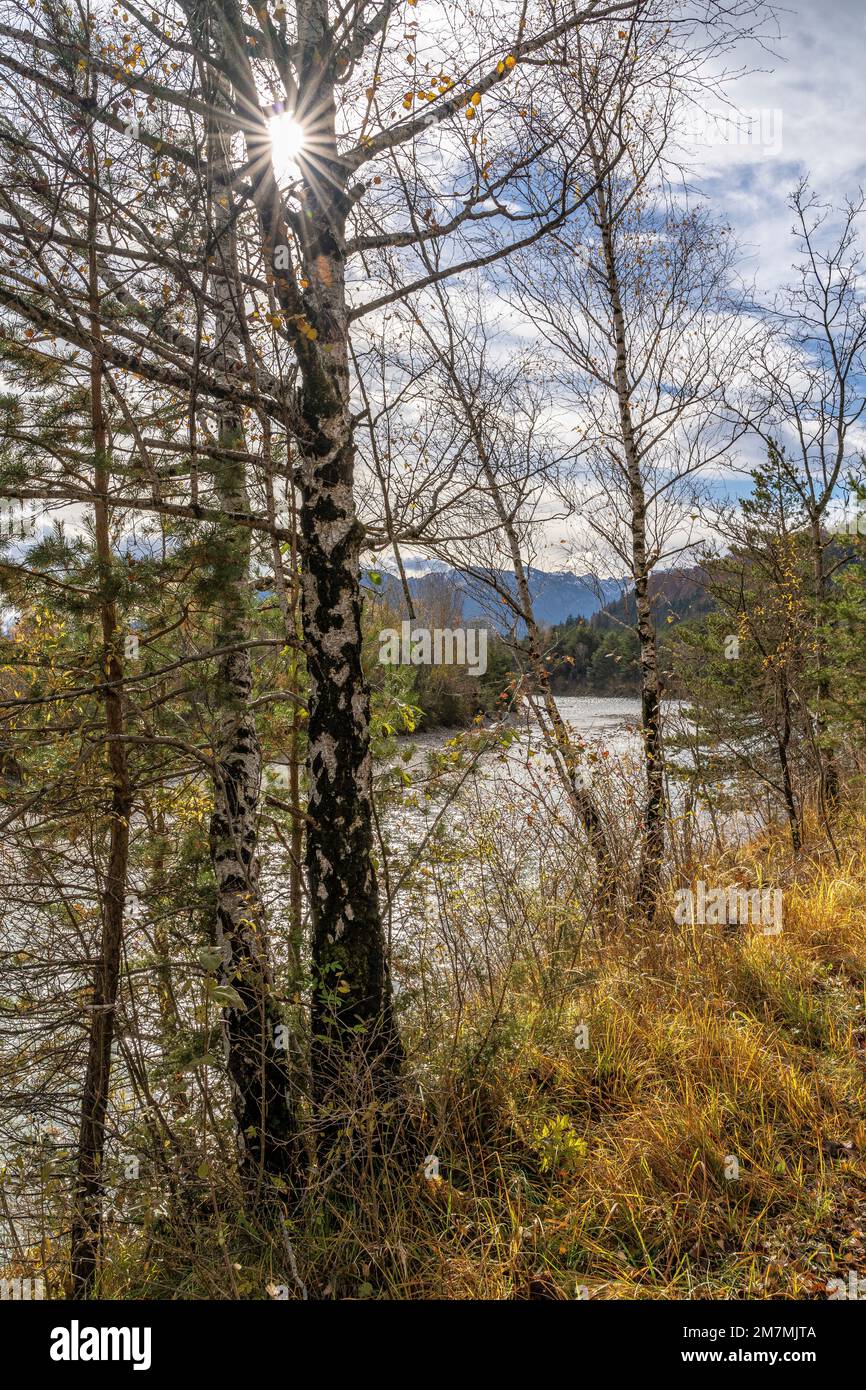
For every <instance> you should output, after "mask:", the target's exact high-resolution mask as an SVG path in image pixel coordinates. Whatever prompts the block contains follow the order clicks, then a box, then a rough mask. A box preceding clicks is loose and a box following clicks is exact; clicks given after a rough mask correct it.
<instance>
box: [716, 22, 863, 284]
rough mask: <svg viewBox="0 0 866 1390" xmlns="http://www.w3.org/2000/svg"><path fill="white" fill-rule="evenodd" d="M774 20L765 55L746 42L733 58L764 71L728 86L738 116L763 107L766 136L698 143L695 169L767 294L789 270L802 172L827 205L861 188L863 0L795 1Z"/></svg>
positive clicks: (746, 266)
mask: <svg viewBox="0 0 866 1390" xmlns="http://www.w3.org/2000/svg"><path fill="white" fill-rule="evenodd" d="M778 24H779V30H780V36H779V38H778V39H777V40H775V41H774V43H773V50H774V51H773V52H772V53H765V54H763V55H762V54H761V53H760V52H759V51H757V50H756V49H755V47H754V45H749V46H748V48H746V47H745V46H744V48H743V49H742V50H741V51H740V53H739V55H738V57H739V58H740V59H741V60H742V62H743V64H748V65H749V66H751V67H753V68H757V67H759V66H760V69H761V70H760V71H752V72H750V73H749V74H747V75H745V76H743V77H741V78H739V79H737V80H736V81H734V82H733V83H732V85H731V86H730V88H729V92H730V95H731V98H732V99H733V100H734V101H735V102H736V104H737V106H738V108H739V109H740V111H741V112H743V113H757V112H761V113H762V117H761V122H760V131H761V134H762V136H763V137H764V138H763V140H759V141H758V143H757V144H755V145H748V144H746V143H740V142H738V141H737V140H736V139H735V138H734V139H731V140H730V141H729V142H728V143H721V142H719V143H715V144H710V145H704V146H703V147H700V146H695V155H696V162H695V165H694V166H693V170H694V178H695V183H696V186H697V187H698V189H699V191H700V192H701V193H702V194H704V195H705V196H706V199H707V201H708V202H709V203H710V204H711V205H712V206H713V208H714V209H715V210H716V212H717V213H718V215H719V216H721V217H724V218H725V219H727V220H728V221H730V223H731V225H732V226H733V228H734V230H735V232H736V234H737V239H738V241H739V242H740V245H741V247H742V250H743V261H742V270H743V272H744V274H745V275H746V277H747V278H751V277H752V276H754V277H755V278H756V280H757V284H758V286H759V287H760V288H761V289H763V290H765V291H766V292H772V291H773V290H774V289H775V288H777V287H778V286H779V285H780V284H782V283H783V282H784V281H785V280H786V279H787V278H788V275H789V273H790V267H791V263H792V260H793V254H792V246H793V243H792V240H791V225H792V219H791V214H790V212H789V211H788V209H787V206H786V199H787V195H788V193H789V192H790V190H791V189H792V188H793V186H794V185H795V184H796V183H797V182H798V180H799V179H800V178H801V177H803V176H804V175H808V177H809V179H810V181H811V183H812V185H813V187H814V188H815V190H816V192H817V193H818V194H819V195H820V197H821V198H822V200H827V201H835V200H838V199H840V198H842V197H844V196H845V195H846V194H847V195H851V196H853V195H855V194H856V193H857V191H858V189H859V188H860V187H866V138H864V133H866V83H864V80H863V74H864V71H866V0H811V3H809V4H806V3H805V0H800V3H799V4H798V6H797V8H793V7H791V8H788V9H785V10H780V11H779V13H778ZM732 125H733V123H732ZM731 133H733V132H731ZM719 134H720V135H721V134H724V132H723V131H720V132H719Z"/></svg>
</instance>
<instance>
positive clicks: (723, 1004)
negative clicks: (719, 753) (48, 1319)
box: [104, 811, 866, 1299]
mask: <svg viewBox="0 0 866 1390" xmlns="http://www.w3.org/2000/svg"><path fill="white" fill-rule="evenodd" d="M814 842H815V844H816V845H817V846H818V848H816V849H815V850H814V851H813V852H811V853H807V854H804V855H803V856H801V858H800V860H799V861H798V862H797V863H796V864H794V863H793V862H792V861H791V860H790V858H789V856H788V853H787V851H786V849H785V840H784V837H783V836H782V834H781V833H779V834H778V835H776V834H774V833H767V834H765V835H763V836H761V837H760V838H759V839H757V840H756V841H755V842H754V843H753V844H752V845H751V846H750V847H749V848H748V849H747V850H745V851H740V852H738V854H737V856H736V865H735V867H736V875H735V876H734V873H733V864H732V859H731V856H730V855H728V856H726V858H725V859H724V860H723V861H720V862H718V863H716V864H701V865H699V866H695V870H694V878H698V877H703V878H704V880H705V881H706V882H711V883H714V884H719V885H722V884H725V883H728V882H733V881H735V880H736V881H737V882H739V883H742V884H744V885H746V886H753V885H755V884H756V883H767V882H774V883H781V884H783V885H784V929H783V932H782V934H781V935H779V936H764V935H761V934H760V932H759V931H755V930H750V929H749V928H739V929H735V930H733V931H730V930H726V929H724V928H722V927H717V926H691V925H689V926H677V925H676V924H675V922H674V919H673V912H672V901H671V904H669V906H668V909H667V910H666V912H665V914H664V915H663V919H662V920H661V921H660V922H658V923H657V924H656V927H655V928H654V929H653V931H652V932H648V931H643V932H638V931H636V930H635V929H634V928H626V927H623V928H621V929H620V930H619V932H618V933H616V934H615V935H614V936H613V937H612V938H610V939H609V940H608V941H607V942H606V943H605V944H604V945H603V946H601V945H593V943H592V940H591V939H590V937H589V934H587V935H585V936H584V938H583V940H582V941H581V942H580V943H579V944H578V945H577V946H575V945H574V944H573V936H572V935H571V934H569V933H566V937H567V939H568V940H569V941H571V942H572V945H571V946H569V949H568V951H566V950H565V948H564V946H563V939H564V938H563V933H562V931H561V923H557V920H556V918H557V913H556V912H551V909H550V900H549V898H543V899H539V901H538V902H537V903H536V905H535V907H536V912H535V917H534V919H533V917H532V912H531V903H530V904H529V906H527V901H526V900H524V901H522V903H521V922H520V929H519V932H518V933H517V937H516V938H515V939H516V941H517V944H516V945H514V944H513V943H512V946H511V947H510V948H509V949H508V950H500V951H499V952H498V953H497V954H491V953H490V951H489V950H485V951H484V952H483V953H482V958H483V963H482V964H478V963H477V962H476V968H475V969H474V970H473V969H471V968H470V969H469V970H468V971H467V968H466V964H465V961H466V958H467V950H468V948H467V949H466V950H463V949H461V950H456V949H455V950H451V951H450V952H449V951H448V950H446V951H440V952H438V953H434V955H435V956H436V960H435V964H434V965H430V966H429V967H428V966H427V965H426V964H424V963H423V962H422V964H421V965H420V966H416V968H415V974H414V975H413V976H412V977H411V978H410V979H408V980H407V981H406V982H405V985H404V1002H405V1013H404V1030H405V1034H406V1037H407V1039H408V1043H409V1048H410V1057H409V1066H410V1070H411V1073H412V1075H413V1076H414V1077H415V1078H416V1081H417V1086H416V1087H415V1089H414V1091H413V1094H412V1095H411V1096H410V1097H409V1100H408V1102H407V1106H406V1122H407V1128H408V1129H409V1130H410V1131H411V1132H412V1133H413V1134H415V1135H416V1136H418V1137H419V1140H420V1143H421V1144H422V1145H423V1148H422V1149H420V1150H419V1152H421V1153H424V1152H426V1153H428V1154H430V1155H435V1157H436V1159H437V1160H438V1166H439V1174H438V1177H437V1176H436V1175H435V1172H432V1171H429V1170H430V1165H428V1172H429V1175H428V1176H426V1177H425V1176H424V1173H423V1172H422V1171H421V1168H419V1169H418V1171H412V1172H410V1173H408V1174H407V1172H406V1169H405V1167H403V1168H400V1166H399V1165H396V1164H394V1165H386V1164H383V1163H381V1162H374V1163H372V1165H371V1169H370V1172H369V1175H368V1177H367V1179H364V1178H361V1179H360V1180H359V1181H358V1182H357V1184H356V1186H355V1188H354V1190H353V1191H352V1193H351V1194H350V1197H349V1199H348V1200H347V1199H346V1196H345V1194H343V1195H342V1196H341V1198H340V1200H339V1201H330V1200H329V1196H328V1193H327V1191H325V1192H321V1191H320V1192H317V1193H316V1194H314V1198H313V1200H311V1202H310V1207H309V1211H308V1212H307V1213H306V1214H305V1215H304V1216H302V1217H301V1218H300V1219H297V1220H295V1221H293V1222H292V1224H291V1226H290V1227H289V1230H290V1240H291V1249H292V1255H293V1257H294V1259H295V1261H296V1269H297V1277H296V1276H295V1274H294V1273H292V1274H291V1275H290V1274H289V1273H288V1271H287V1264H288V1261H287V1252H286V1248H285V1243H284V1242H277V1243H274V1242H273V1241H272V1240H270V1239H267V1238H263V1237H260V1236H258V1235H256V1233H255V1232H254V1231H252V1230H249V1229H246V1228H245V1227H244V1226H243V1225H242V1224H239V1223H238V1222H237V1221H233V1220H230V1219H227V1220H226V1221H225V1222H224V1223H223V1225H222V1227H221V1231H220V1235H219V1240H220V1242H221V1244H219V1245H218V1246H217V1245H215V1244H214V1233H213V1226H212V1224H207V1223H206V1224H205V1226H204V1227H203V1229H202V1230H201V1232H200V1233H199V1234H198V1235H197V1237H196V1240H195V1242H194V1247H193V1243H192V1240H191V1236H190V1232H189V1231H188V1230H186V1231H185V1232H183V1234H182V1236H181V1235H180V1233H175V1234H176V1235H177V1236H178V1240H179V1243H180V1245H182V1246H185V1247H186V1248H185V1249H184V1250H182V1249H179V1248H174V1249H172V1248H171V1241H169V1244H168V1245H163V1246H162V1247H160V1245H159V1244H158V1243H157V1244H155V1245H154V1246H153V1248H152V1250H151V1260H150V1265H149V1270H148V1273H147V1275H146V1277H143V1276H142V1272H141V1268H140V1267H139V1268H137V1269H132V1268H131V1265H133V1264H134V1263H135V1260H134V1257H133V1255H132V1252H131V1251H128V1252H126V1257H125V1258H124V1257H123V1256H120V1257H119V1258H118V1259H117V1261H116V1264H115V1265H112V1263H111V1261H109V1264H108V1266H107V1269H108V1274H107V1280H106V1287H105V1290H104V1291H105V1293H107V1294H108V1296H126V1297H128V1296H130V1293H131V1292H134V1293H135V1294H137V1295H138V1296H146V1297H147V1296H150V1297H159V1296H172V1297H201V1296H210V1297H267V1296H268V1292H267V1290H268V1289H270V1290H271V1296H273V1290H274V1289H275V1288H279V1287H281V1286H287V1287H288V1296H289V1297H295V1296H297V1295H298V1294H299V1292H300V1288H301V1284H303V1285H304V1286H305V1287H306V1288H307V1289H308V1291H309V1293H310V1295H311V1296H313V1297H325V1298H329V1297H337V1298H341V1297H342V1298H345V1297H348V1298H410V1299H436V1298H446V1299H479V1298H486V1299H514V1298H518V1299H519V1298H581V1297H592V1298H629V1299H633V1298H664V1299H688V1298H707V1297H711V1298H774V1299H777V1298H790V1299H802V1298H825V1297H826V1296H827V1292H826V1284H827V1281H828V1279H830V1278H831V1277H833V1276H837V1275H842V1276H843V1277H844V1276H845V1275H846V1273H847V1271H848V1270H849V1269H855V1270H858V1271H859V1273H860V1274H861V1276H862V1275H863V1274H864V1272H866V1269H864V1265H866V1251H864V1245H866V1236H864V1229H863V1228H864V1225H866V1215H864V1198H866V1162H864V1160H866V1125H864V1110H863V1096H864V1085H863V1083H864V1069H866V1014H864V979H866V814H864V813H860V812H856V811H852V812H849V813H848V814H847V816H846V818H844V819H843V821H842V823H841V824H840V827H839V830H838V832H837V842H838V853H839V860H840V862H839V863H837V861H836V858H835V856H834V855H833V853H832V852H831V851H830V850H829V849H828V848H827V847H826V845H825V843H824V842H823V841H821V840H819V838H818V836H817V833H816V836H815V841H814ZM460 913H461V914H462V915H463V917H464V918H465V930H466V933H467V937H466V939H467V940H468V939H469V935H470V934H471V932H472V929H473V923H472V921H471V920H470V919H471V916H472V902H471V900H470V899H469V898H467V899H466V901H464V902H463V903H461V905H460ZM458 915H459V914H458ZM475 926H477V923H475ZM527 932H528V936H527ZM521 942H523V948H521V944H520V943H521ZM527 942H528V943H529V944H528V945H527ZM463 947H465V941H464V943H463ZM449 956H450V958H451V959H453V960H458V959H459V960H460V961H461V962H462V963H461V966H460V972H461V978H460V981H459V988H458V982H457V980H456V978H452V977H451V976H449V973H448V969H447V968H446V967H443V964H442V960H443V958H445V959H448V958H449ZM582 1025H583V1026H585V1027H586V1029H587V1030H588V1036H587V1038H586V1039H585V1040H586V1042H587V1046H585V1047H581V1046H579V1045H578V1043H579V1041H580V1040H581V1037H580V1034H579V1033H578V1032H577V1030H578V1029H579V1028H580V1027H581V1026H582ZM733 1160H736V1163H737V1164H738V1165H739V1170H738V1176H732V1174H733V1173H734V1165H733ZM422 1167H423V1165H422ZM433 1168H434V1169H435V1165H433ZM230 1205H231V1198H230V1197H229V1196H227V1197H226V1199H225V1201H224V1209H226V1210H228V1209H229V1207H230ZM172 1238H173V1237H172ZM118 1253H119V1252H118ZM112 1270H113V1271H114V1272H113V1273H112ZM227 1271H230V1272H229V1273H227ZM112 1285H113V1287H112ZM169 1288H170V1289H171V1293H168V1289H169Z"/></svg>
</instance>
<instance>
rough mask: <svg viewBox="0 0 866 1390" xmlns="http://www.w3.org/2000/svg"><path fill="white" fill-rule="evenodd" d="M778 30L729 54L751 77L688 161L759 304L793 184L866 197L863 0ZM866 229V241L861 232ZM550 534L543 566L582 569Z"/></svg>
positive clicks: (723, 485)
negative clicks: (728, 232)
mask: <svg viewBox="0 0 866 1390" xmlns="http://www.w3.org/2000/svg"><path fill="white" fill-rule="evenodd" d="M777 24H778V33H777V34H776V35H774V36H773V38H772V40H771V41H770V44H769V47H768V48H765V49H763V50H762V49H761V47H760V46H757V45H756V44H755V43H753V42H749V43H744V44H742V45H741V47H740V48H739V49H738V50H735V51H734V52H733V53H732V54H729V55H727V57H726V60H725V63H726V67H727V68H728V69H729V70H737V69H740V68H742V69H747V70H748V71H746V72H744V74H743V75H742V76H740V77H738V78H736V79H734V80H733V81H732V82H731V83H730V84H729V85H728V86H727V88H726V91H727V94H728V96H729V98H730V100H731V102H732V103H733V106H734V109H729V108H726V107H725V106H724V104H723V103H722V101H721V100H716V99H711V101H710V103H709V106H710V118H709V119H707V120H705V124H704V129H703V130H701V129H700V126H699V124H696V125H695V126H693V128H692V132H691V135H692V138H691V140H690V142H689V145H688V157H687V159H684V161H683V163H684V164H685V165H686V167H687V171H688V177H689V178H690V180H691V187H692V190H693V194H692V196H693V197H696V200H697V201H701V202H706V203H707V204H708V205H709V207H710V208H711V210H712V212H713V214H714V216H715V217H717V218H718V219H719V220H721V221H724V222H728V223H729V224H730V225H731V227H732V229H733V232H734V235H735V237H736V240H737V242H738V244H739V247H740V252H741V256H740V261H739V263H738V271H739V274H740V275H741V276H742V278H743V279H744V280H745V281H746V282H748V283H750V284H751V283H752V282H754V286H755V291H756V297H757V298H758V299H765V298H766V299H769V298H771V297H772V296H773V294H774V292H775V291H777V290H778V289H779V288H780V287H781V286H782V285H783V284H785V283H786V282H788V281H790V279H791V276H792V266H793V263H794V259H795V253H796V247H795V242H794V239H793V237H792V227H793V216H792V214H791V211H790V209H789V208H788V205H787V200H788V196H789V194H790V192H791V190H792V189H793V188H794V187H795V185H796V184H797V183H798V182H799V181H800V180H801V179H802V178H803V177H808V179H809V181H810V184H811V186H812V187H813V189H814V190H815V192H816V193H817V195H818V196H819V198H820V199H821V201H822V202H831V203H833V202H840V201H841V200H843V199H844V198H845V197H846V196H847V197H856V195H857V193H858V191H859V190H860V189H861V188H864V189H866V82H864V78H863V75H864V72H866V0H811V3H808V4H807V3H806V0H799V4H798V5H797V6H796V7H794V6H788V7H787V8H785V9H779V10H778V11H777ZM697 120H698V122H699V121H700V117H697ZM750 131H751V134H749V132H750ZM864 222H866V218H864ZM863 232H864V243H866V226H864V228H863ZM864 249H866V245H864ZM761 456H762V449H761V448H760V447H759V446H758V445H757V442H756V441H755V442H753V444H752V445H750V444H749V442H748V441H744V442H743V443H742V444H741V446H740V451H739V461H740V463H741V464H743V465H745V466H749V465H750V464H751V463H754V462H757V461H759V459H760V458H761ZM710 488H711V491H713V492H714V493H716V494H717V495H718V494H719V493H721V494H723V495H725V496H727V497H729V498H734V497H740V496H745V495H747V494H748V492H749V491H750V488H751V481H750V479H748V477H745V476H743V474H742V472H740V471H737V472H732V471H730V470H728V469H725V468H722V469H720V470H719V476H718V477H717V478H715V479H714V480H712V481H711V482H710ZM549 531H550V534H549V536H548V537H546V540H547V544H546V545H545V546H543V547H542V550H541V554H540V555H539V558H538V563H541V564H543V565H544V566H545V567H546V568H550V569H560V568H566V569H573V570H578V571H579V570H580V568H581V561H582V559H583V556H584V550H585V539H586V538H585V537H584V535H583V533H582V532H581V528H580V525H579V523H578V522H572V523H568V524H567V525H566V526H565V527H563V525H562V523H560V522H558V523H556V524H555V525H553V526H552V527H550V528H549ZM563 534H565V535H566V536H567V541H568V544H567V546H565V547H563V546H562V545H561V543H560V541H559V538H560V537H561V536H562V535H563ZM692 534H693V535H694V534H695V532H692ZM697 534H703V532H702V529H701V528H697ZM707 534H708V533H707ZM678 539H679V538H678Z"/></svg>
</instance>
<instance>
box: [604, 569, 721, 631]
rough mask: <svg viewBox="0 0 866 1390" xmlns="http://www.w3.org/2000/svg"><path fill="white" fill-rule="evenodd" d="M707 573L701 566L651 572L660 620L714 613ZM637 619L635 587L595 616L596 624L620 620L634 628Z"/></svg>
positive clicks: (654, 603)
mask: <svg viewBox="0 0 866 1390" xmlns="http://www.w3.org/2000/svg"><path fill="white" fill-rule="evenodd" d="M705 580H706V576H705V574H704V571H703V570H702V569H701V568H700V567H699V566H692V567H691V568H689V569H672V570H655V571H654V572H653V573H652V574H651V575H650V582H649V595H650V601H651V603H652V608H653V613H654V615H655V619H656V622H657V623H662V622H664V621H665V620H666V619H667V618H674V619H676V620H678V621H680V622H684V621H687V620H688V619H689V618H700V617H702V616H703V614H704V613H709V612H711V610H712V608H713V600H712V598H711V597H710V595H709V594H708V593H707V591H706V589H705V587H704V584H705ZM636 621H637V609H636V607H635V600H634V588H633V587H630V588H629V589H628V592H627V593H624V594H620V597H619V598H618V599H616V600H615V601H613V602H610V603H608V604H607V605H606V606H605V610H604V612H597V613H596V614H595V616H594V617H593V619H592V625H593V627H600V628H609V627H616V626H619V624H621V623H626V624H628V626H629V627H633V626H634V624H635V623H636Z"/></svg>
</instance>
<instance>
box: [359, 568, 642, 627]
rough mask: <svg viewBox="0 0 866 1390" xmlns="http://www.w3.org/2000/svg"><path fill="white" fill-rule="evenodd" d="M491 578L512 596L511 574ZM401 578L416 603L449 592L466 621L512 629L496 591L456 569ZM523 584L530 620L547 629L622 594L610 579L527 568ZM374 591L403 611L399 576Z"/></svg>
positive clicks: (585, 615) (390, 577)
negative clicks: (530, 606) (528, 598)
mask: <svg viewBox="0 0 866 1390" xmlns="http://www.w3.org/2000/svg"><path fill="white" fill-rule="evenodd" d="M408 569H409V567H408V566H407V570H408ZM491 577H492V578H495V581H496V583H497V584H499V585H500V586H501V587H502V589H503V590H504V591H505V592H506V593H509V594H516V592H517V584H516V580H515V578H514V574H513V573H512V571H510V570H497V571H495V572H494V574H493V575H492V576H491ZM406 578H407V583H408V586H409V592H410V593H411V595H412V597H413V598H416V597H417V598H418V600H419V601H420V602H421V603H425V604H426V603H433V602H441V599H442V597H443V592H447V591H448V590H450V591H451V592H452V593H453V595H454V597H455V599H459V600H460V601H461V602H462V611H463V617H464V619H465V620H467V621H470V622H471V621H475V620H478V619H486V620H487V621H488V622H490V623H492V625H493V626H494V627H496V628H498V629H499V630H500V631H505V630H506V629H508V628H510V627H511V623H512V615H511V613H510V610H509V609H508V607H507V605H506V604H505V603H503V601H502V599H501V598H500V597H499V596H498V595H497V594H496V592H495V591H494V590H493V589H492V588H491V587H489V586H488V585H487V584H484V583H483V582H482V581H480V580H478V579H475V578H472V577H470V576H469V575H467V574H465V573H464V572H463V571H461V570H457V569H452V568H451V567H450V566H449V565H444V564H442V563H441V562H436V563H434V564H432V565H430V566H429V568H427V569H426V570H425V572H424V573H423V574H412V573H411V570H410V571H409V572H408V573H407V576H406ZM527 579H528V581H529V592H530V594H531V596H532V604H533V608H534V610H535V616H536V618H537V620H538V622H540V623H542V624H543V625H544V626H547V627H553V626H554V625H555V624H557V623H562V622H565V620H566V619H567V618H590V617H592V615H593V614H594V613H597V612H598V610H599V609H600V608H601V607H602V606H603V604H605V603H608V602H610V601H611V600H613V599H614V598H615V597H616V596H617V595H618V594H619V593H620V592H621V590H622V586H621V584H620V583H619V582H618V581H617V580H615V579H604V580H601V581H600V583H597V582H596V581H595V580H594V579H592V578H591V577H590V576H589V575H576V574H570V573H568V572H567V571H550V570H540V569H529V570H528V571H527ZM364 583H365V585H366V586H367V587H372V586H371V581H370V579H369V572H367V574H365V576H364ZM375 587H376V588H377V589H378V591H379V593H380V594H383V595H384V596H385V597H386V598H387V600H388V602H389V603H391V604H393V605H394V607H397V608H400V607H402V606H403V604H404V598H403V589H402V585H401V583H400V580H399V577H398V576H396V575H394V574H393V573H392V572H389V573H387V574H382V582H381V583H380V584H379V585H376V586H375Z"/></svg>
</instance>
